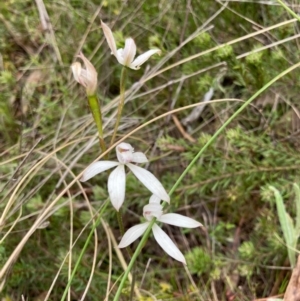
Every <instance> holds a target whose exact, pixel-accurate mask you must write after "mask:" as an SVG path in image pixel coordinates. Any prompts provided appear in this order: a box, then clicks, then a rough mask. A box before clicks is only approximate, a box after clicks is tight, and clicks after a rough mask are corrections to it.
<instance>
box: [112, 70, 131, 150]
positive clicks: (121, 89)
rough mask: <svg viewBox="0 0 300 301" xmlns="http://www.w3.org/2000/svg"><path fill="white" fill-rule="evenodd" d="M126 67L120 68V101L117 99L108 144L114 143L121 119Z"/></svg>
mask: <svg viewBox="0 0 300 301" xmlns="http://www.w3.org/2000/svg"><path fill="white" fill-rule="evenodd" d="M126 73H127V70H126V67H125V66H124V67H123V68H122V73H121V79H120V101H119V106H118V113H117V119H116V123H115V128H114V132H113V135H112V138H111V141H110V145H113V144H114V141H115V138H116V135H117V132H118V127H119V124H120V121H121V117H122V111H123V107H124V103H125V84H126Z"/></svg>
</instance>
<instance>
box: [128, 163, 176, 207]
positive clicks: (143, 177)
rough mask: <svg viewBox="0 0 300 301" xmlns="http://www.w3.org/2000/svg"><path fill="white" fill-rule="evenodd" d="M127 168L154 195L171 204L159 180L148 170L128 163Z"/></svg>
mask: <svg viewBox="0 0 300 301" xmlns="http://www.w3.org/2000/svg"><path fill="white" fill-rule="evenodd" d="M126 166H128V168H130V170H131V171H132V172H133V174H134V175H135V176H136V177H137V178H138V179H139V180H140V181H141V182H142V183H143V184H144V185H145V186H146V188H148V189H149V190H150V191H151V192H152V193H153V194H155V195H157V196H158V197H159V198H160V199H161V200H163V201H166V202H168V203H169V202H170V197H169V195H168V194H167V192H166V190H165V189H164V187H163V186H162V184H161V183H160V182H159V181H158V179H157V178H156V177H155V176H154V175H153V174H152V173H151V172H149V171H148V170H146V169H144V168H142V167H139V166H136V165H134V164H131V163H127V164H126Z"/></svg>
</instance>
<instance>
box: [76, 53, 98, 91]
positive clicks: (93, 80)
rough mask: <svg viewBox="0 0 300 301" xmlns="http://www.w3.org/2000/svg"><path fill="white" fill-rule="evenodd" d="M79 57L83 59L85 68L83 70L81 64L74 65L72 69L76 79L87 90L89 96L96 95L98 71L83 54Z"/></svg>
mask: <svg viewBox="0 0 300 301" xmlns="http://www.w3.org/2000/svg"><path fill="white" fill-rule="evenodd" d="M78 57H79V58H81V59H82V61H83V63H84V66H85V68H82V66H81V64H80V63H79V62H75V63H73V64H72V65H71V69H72V72H73V75H74V79H75V80H76V81H77V82H78V83H80V84H81V85H82V86H84V87H85V88H86V93H87V95H89V96H91V95H95V93H96V89H97V71H96V69H95V67H94V66H93V65H92V63H91V62H90V61H89V60H88V59H87V58H86V57H85V56H84V55H83V53H82V52H80V53H79V55H78Z"/></svg>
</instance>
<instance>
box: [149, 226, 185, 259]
mask: <svg viewBox="0 0 300 301" xmlns="http://www.w3.org/2000/svg"><path fill="white" fill-rule="evenodd" d="M152 231H153V235H154V238H155V240H156V241H157V243H158V244H159V245H160V246H161V247H162V249H163V250H164V251H165V252H166V253H167V254H168V255H169V256H171V257H173V258H174V259H176V260H178V261H180V262H182V263H183V264H186V261H185V258H184V256H183V254H182V253H181V252H180V251H179V249H178V248H177V247H176V245H175V244H174V243H173V241H172V240H171V238H170V237H169V236H168V235H167V233H165V232H164V231H163V230H162V229H161V228H160V227H158V226H157V225H156V224H154V225H153V227H152Z"/></svg>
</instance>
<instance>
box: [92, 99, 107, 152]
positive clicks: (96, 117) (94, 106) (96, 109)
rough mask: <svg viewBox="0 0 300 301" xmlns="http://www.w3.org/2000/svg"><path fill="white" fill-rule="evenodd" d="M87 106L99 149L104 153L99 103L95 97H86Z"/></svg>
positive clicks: (104, 146)
mask: <svg viewBox="0 0 300 301" xmlns="http://www.w3.org/2000/svg"><path fill="white" fill-rule="evenodd" d="M88 101H89V106H90V109H91V112H92V115H93V117H94V121H95V123H96V125H97V129H98V135H99V142H100V148H101V150H102V152H105V151H106V145H105V142H104V137H103V123H102V113H101V108H100V105H99V101H98V98H97V96H96V95H88Z"/></svg>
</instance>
